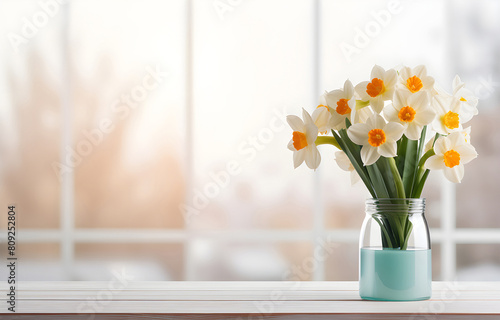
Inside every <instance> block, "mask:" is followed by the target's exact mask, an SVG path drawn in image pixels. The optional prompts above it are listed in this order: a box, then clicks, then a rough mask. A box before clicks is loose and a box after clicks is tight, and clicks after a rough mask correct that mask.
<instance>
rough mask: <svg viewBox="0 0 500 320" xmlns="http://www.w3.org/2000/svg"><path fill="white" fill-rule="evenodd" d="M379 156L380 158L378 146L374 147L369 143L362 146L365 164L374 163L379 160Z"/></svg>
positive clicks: (362, 158)
mask: <svg viewBox="0 0 500 320" xmlns="http://www.w3.org/2000/svg"><path fill="white" fill-rule="evenodd" d="M378 158H380V154H379V153H378V152H377V148H374V147H372V146H371V145H369V144H367V145H364V146H363V147H362V148H361V160H362V161H363V163H364V165H365V166H369V165H371V164H374V163H375V162H377V160H378Z"/></svg>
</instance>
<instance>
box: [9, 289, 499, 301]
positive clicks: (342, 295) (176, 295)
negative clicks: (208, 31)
mask: <svg viewBox="0 0 500 320" xmlns="http://www.w3.org/2000/svg"><path fill="white" fill-rule="evenodd" d="M99 297H101V298H105V299H111V300H137V301H153V300H170V301H204V300H209V301H210V300H243V301H244V300H276V298H275V297H279V299H281V300H286V301H311V300H312V301H314V300H319V301H321V300H338V301H341V300H347V301H349V300H361V298H360V296H359V293H358V291H357V290H356V291H345V290H331V291H327V290H318V291H314V290H249V291H243V290H237V291H234V290H227V291H222V290H219V291H211V290H199V291H195V290H189V291H185V290H179V291H171V290H169V291H162V290H153V291H150V290H142V291H139V290H135V291H133V292H131V291H128V290H92V291H91V290H88V291H76V290H73V291H65V290H60V291H50V292H46V291H18V292H17V299H18V300H87V299H92V298H94V299H97V298H99ZM6 300H7V296H6V295H3V296H2V297H1V298H0V301H6ZM431 300H440V301H450V300H452V301H455V300H483V301H486V300H490V301H499V303H500V291H464V290H462V291H456V292H454V291H449V292H448V291H438V290H435V291H434V292H433V297H432V298H431Z"/></svg>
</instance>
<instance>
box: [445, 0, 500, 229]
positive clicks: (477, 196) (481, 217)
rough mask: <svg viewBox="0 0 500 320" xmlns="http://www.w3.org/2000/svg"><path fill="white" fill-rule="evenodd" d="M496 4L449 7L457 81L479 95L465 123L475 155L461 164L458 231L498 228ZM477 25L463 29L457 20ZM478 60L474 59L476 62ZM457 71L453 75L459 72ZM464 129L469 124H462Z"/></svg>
mask: <svg viewBox="0 0 500 320" xmlns="http://www.w3.org/2000/svg"><path fill="white" fill-rule="evenodd" d="M499 11H500V3H499V2H498V1H491V0H488V1H478V2H474V3H470V2H466V1H461V2H460V5H458V6H457V7H456V9H455V13H456V15H457V19H456V21H455V24H454V26H453V27H454V29H455V30H456V32H457V34H460V37H457V38H456V39H455V48H454V49H455V50H454V52H457V53H458V55H457V57H456V59H457V67H458V68H459V71H460V74H461V75H462V73H463V77H462V79H463V81H465V82H466V83H467V85H468V86H469V88H470V89H471V90H472V91H473V93H474V94H475V95H476V96H478V97H479V99H480V100H479V104H478V109H479V115H477V116H476V117H474V118H473V119H472V120H471V121H470V126H471V127H472V132H471V141H472V144H473V145H474V147H475V148H476V151H477V152H478V154H479V156H478V158H477V159H475V160H474V161H472V162H471V163H469V164H466V165H465V177H464V179H463V181H462V183H461V184H459V185H457V225H458V226H459V227H468V228H471V227H486V228H495V227H496V228H498V227H500V216H499V215H498V214H497V213H498V191H499V190H500V171H499V170H498V169H497V168H498V165H499V164H500V144H499V143H498V142H499V141H500V132H499V130H498V123H499V121H500V108H499V105H500V92H499V90H498V89H499V84H498V82H499V79H500V65H499V64H498V47H499V45H500V39H499V38H498V36H497V34H498V30H499V28H500V20H499V19H497V17H496V16H495V15H494V14H493V12H499ZM463 20H466V21H478V22H480V23H469V24H467V27H465V26H464V25H463V23H462V22H461V21H463ZM478 57H480V58H479V59H478ZM459 71H458V70H457V72H459ZM465 126H466V127H467V126H469V123H467V124H466V125H465Z"/></svg>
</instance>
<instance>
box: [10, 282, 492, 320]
mask: <svg viewBox="0 0 500 320" xmlns="http://www.w3.org/2000/svg"><path fill="white" fill-rule="evenodd" d="M0 289H1V290H0V292H1V297H2V298H1V300H3V301H2V302H1V305H2V308H1V310H0V312H2V313H6V312H7V307H6V305H7V303H6V301H5V300H6V298H7V283H6V282H3V283H2V284H1V285H0ZM357 290H358V283H357V282H354V281H348V282H329V281H321V282H319V281H318V282H278V281H276V282H274V281H267V282H260V281H259V282H233V281H227V282H213V281H206V282H181V281H178V282H177V281H175V282H161V281H158V282H157V281H150V282H146V281H135V282H131V281H127V280H122V281H119V280H114V281H109V282H93V281H90V282H87V281H86V282H83V281H82V282H78V281H61V282H45V281H38V282H36V281H32V282H21V283H20V284H19V285H18V287H17V313H18V314H19V313H24V314H29V313H55V314H61V315H62V314H68V313H71V314H82V315H84V314H133V313H140V314H177V315H178V317H179V318H181V319H184V318H183V316H182V314H184V316H185V315H186V314H200V313H204V314H221V315H222V314H254V315H260V316H263V318H266V317H268V316H271V315H273V319H276V317H278V318H280V317H281V316H283V317H284V314H288V315H291V314H311V315H314V314H316V315H320V314H330V315H331V316H330V317H329V319H335V317H333V316H334V315H339V316H340V315H342V314H343V315H344V316H345V315H346V314H352V315H355V314H357V315H360V317H362V316H363V315H365V316H366V315H367V314H372V315H384V314H386V315H390V314H392V315H394V314H405V315H406V316H408V317H409V316H410V315H411V316H412V317H413V318H415V317H416V316H417V318H419V317H422V316H424V315H431V314H432V315H433V316H437V318H438V319H448V318H450V319H451V318H453V319H456V317H455V316H456V315H459V314H469V315H470V314H475V315H481V314H482V315H488V314H489V315H492V314H500V282H434V283H433V295H432V298H431V300H427V301H416V302H378V301H363V300H361V299H360V298H359V295H358V291H357ZM453 315H455V316H453ZM0 317H1V316H0ZM38 317H39V318H37V319H44V318H43V317H40V316H38ZM497 317H498V316H497ZM51 319H57V317H56V316H51ZM283 319H284V318H283ZM349 319H351V318H349Z"/></svg>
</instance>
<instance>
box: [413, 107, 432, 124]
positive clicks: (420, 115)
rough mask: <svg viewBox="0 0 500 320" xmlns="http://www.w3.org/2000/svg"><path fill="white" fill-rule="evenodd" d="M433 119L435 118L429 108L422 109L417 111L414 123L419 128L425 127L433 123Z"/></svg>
mask: <svg viewBox="0 0 500 320" xmlns="http://www.w3.org/2000/svg"><path fill="white" fill-rule="evenodd" d="M434 118H436V113H435V112H434V110H432V109H431V108H422V109H420V110H419V111H417V114H416V115H415V120H414V122H415V123H418V124H419V125H421V126H425V125H428V124H429V123H431V122H432V121H434Z"/></svg>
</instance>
